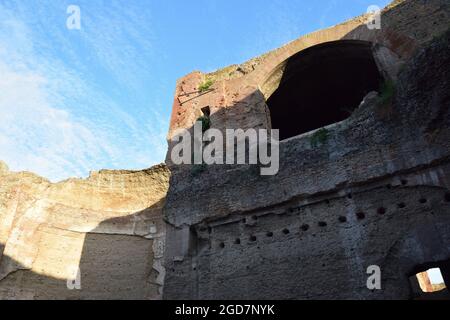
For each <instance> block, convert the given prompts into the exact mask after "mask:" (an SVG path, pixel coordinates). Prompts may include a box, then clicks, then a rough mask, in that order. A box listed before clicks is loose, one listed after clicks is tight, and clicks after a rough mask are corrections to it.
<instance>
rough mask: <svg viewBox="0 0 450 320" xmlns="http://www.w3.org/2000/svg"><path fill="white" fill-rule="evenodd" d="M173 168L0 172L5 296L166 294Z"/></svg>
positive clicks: (1, 289) (0, 295)
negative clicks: (68, 174)
mask: <svg viewBox="0 0 450 320" xmlns="http://www.w3.org/2000/svg"><path fill="white" fill-rule="evenodd" d="M168 179H169V172H168V170H167V168H166V167H165V166H163V165H160V166H156V167H153V168H150V169H148V170H142V171H109V170H104V171H100V172H94V173H91V175H90V177H89V178H88V179H85V180H83V179H69V180H67V181H63V182H60V183H50V182H49V181H47V180H46V179H44V178H41V177H38V176H36V175H34V174H31V173H26V172H22V173H14V172H10V171H9V170H8V169H7V167H6V165H5V164H3V163H2V165H1V170H0V299H160V298H161V294H162V285H163V279H164V273H165V271H164V268H163V267H162V257H163V250H164V232H165V226H164V223H163V220H162V213H161V209H162V206H163V204H164V197H165V194H166V191H167V188H168Z"/></svg>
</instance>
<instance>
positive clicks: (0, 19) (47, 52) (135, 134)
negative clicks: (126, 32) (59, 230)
mask: <svg viewBox="0 0 450 320" xmlns="http://www.w3.org/2000/svg"><path fill="white" fill-rule="evenodd" d="M27 23H28V22H27V20H26V19H24V18H23V17H21V18H20V17H19V16H17V15H16V14H14V13H13V12H11V11H8V10H6V9H5V8H4V7H2V5H1V4H0V74H1V77H0V114H1V120H0V159H1V160H4V161H5V162H6V163H7V164H8V166H9V167H10V169H11V170H14V171H22V170H27V171H32V172H35V173H38V174H40V175H42V176H45V177H47V178H49V179H51V180H52V181H57V180H61V179H65V178H68V177H71V176H86V175H87V174H88V172H89V171H91V170H98V169H101V168H114V169H117V168H123V169H138V168H144V167H148V166H150V165H152V164H155V163H158V162H161V161H162V159H164V155H165V133H166V130H167V125H168V123H167V122H168V121H167V120H165V119H161V118H160V117H159V116H158V114H157V112H156V111H151V112H149V116H148V120H146V119H147V118H146V119H136V115H132V114H130V113H128V112H127V111H126V110H124V109H123V108H121V106H119V105H118V104H117V102H115V101H114V100H113V99H112V98H110V97H108V96H106V95H105V94H104V93H103V92H102V91H101V90H99V88H98V87H95V86H93V83H92V82H89V79H88V76H89V75H88V74H86V73H85V71H86V70H85V69H83V67H84V66H83V62H82V61H81V60H78V61H75V64H76V65H77V68H76V70H75V69H73V68H70V67H68V65H67V63H66V61H62V60H61V59H60V58H59V57H58V56H55V55H54V54H53V53H52V49H51V48H48V47H45V46H40V47H39V50H37V49H36V46H35V44H36V43H40V42H39V41H45V40H48V39H41V38H39V34H42V30H40V33H38V34H36V32H33V31H35V30H34V29H33V28H34V27H35V25H33V26H30V25H29V24H27ZM46 27H48V28H50V29H49V30H46V31H47V33H48V34H51V35H55V36H56V37H57V38H58V39H59V40H58V43H60V44H61V45H62V46H64V48H65V52H67V53H68V55H69V56H71V57H72V58H75V59H76V58H77V55H76V52H75V51H71V50H72V49H71V48H70V45H69V44H68V41H67V40H65V39H64V37H63V36H62V35H61V31H58V29H57V27H55V26H51V25H49V26H46ZM51 28H53V29H54V30H53V29H51ZM113 42H114V41H113ZM111 45H112V44H111ZM97 46H98V47H97V48H94V51H96V52H103V53H106V52H108V50H109V49H111V48H109V47H108V46H105V47H102V45H101V44H97ZM72 62H73V61H72ZM105 63H108V67H109V68H110V69H111V70H110V71H111V72H112V71H114V69H116V68H117V70H123V67H124V66H120V65H119V61H118V58H117V56H115V57H114V59H111V60H108V61H106V62H105ZM81 72H83V73H81ZM115 75H116V76H117V78H121V77H123V78H124V76H123V75H121V74H120V73H116V74H115Z"/></svg>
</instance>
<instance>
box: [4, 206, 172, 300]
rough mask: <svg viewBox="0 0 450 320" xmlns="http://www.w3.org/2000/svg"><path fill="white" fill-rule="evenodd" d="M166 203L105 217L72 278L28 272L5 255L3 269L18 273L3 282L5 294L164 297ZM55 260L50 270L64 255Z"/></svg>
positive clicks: (88, 235) (25, 296) (86, 240)
mask: <svg viewBox="0 0 450 320" xmlns="http://www.w3.org/2000/svg"><path fill="white" fill-rule="evenodd" d="M163 204H164V201H163V200H161V201H160V202H158V203H156V204H154V205H153V206H151V207H149V208H147V209H145V210H142V211H140V212H136V213H134V214H131V215H128V216H124V217H120V218H114V219H109V220H105V221H103V222H102V223H100V224H99V225H98V226H97V227H96V228H95V229H93V230H91V231H90V232H88V233H86V235H85V238H84V243H83V248H82V253H81V258H80V260H79V265H78V266H75V267H74V268H72V269H73V270H71V271H70V272H71V273H72V275H73V277H72V279H58V278H55V277H50V276H48V275H46V273H48V270H45V269H42V270H34V269H31V270H29V268H26V267H24V266H23V265H21V264H20V263H19V262H17V261H15V260H13V259H11V258H10V257H8V256H5V255H4V256H1V257H0V270H1V271H2V272H3V271H4V270H14V271H11V272H7V273H8V274H7V276H6V277H5V278H4V279H2V280H0V298H1V299H74V300H75V299H89V300H90V299H120V300H121V299H138V300H142V299H146V300H154V299H160V298H161V294H162V281H163V277H164V269H163V268H162V263H161V259H162V254H163V248H164V243H163V241H164V232H165V228H164V225H163V221H162V218H161V208H162V206H163ZM2 247H3V245H2ZM2 247H0V252H2V251H3V248H2ZM52 259H53V261H47V263H48V264H49V265H50V268H52V266H57V265H61V263H64V261H63V260H64V259H65V258H64V257H61V256H53V257H52ZM62 265H63V264H62ZM76 267H78V268H76ZM62 268H67V266H64V265H63V267H62ZM64 271H65V270H64ZM64 271H62V273H64Z"/></svg>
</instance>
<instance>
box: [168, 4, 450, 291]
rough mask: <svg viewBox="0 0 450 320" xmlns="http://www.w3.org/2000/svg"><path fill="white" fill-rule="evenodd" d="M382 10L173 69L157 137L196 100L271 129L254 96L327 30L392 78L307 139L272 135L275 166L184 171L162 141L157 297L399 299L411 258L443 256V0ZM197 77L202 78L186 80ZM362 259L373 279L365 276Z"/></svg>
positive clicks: (448, 119) (447, 238)
mask: <svg viewBox="0 0 450 320" xmlns="http://www.w3.org/2000/svg"><path fill="white" fill-rule="evenodd" d="M381 18H382V28H381V30H376V29H375V30H369V29H368V28H367V26H366V25H365V21H367V18H366V17H364V16H361V17H357V18H355V19H352V20H350V21H347V22H345V23H343V24H340V25H337V26H334V27H331V28H329V29H325V30H320V31H318V32H315V33H312V34H309V35H306V36H304V37H301V38H299V39H298V40H295V41H293V42H291V43H289V44H287V45H286V46H284V47H282V48H280V49H277V50H275V51H273V52H270V53H268V54H265V55H264V56H262V57H260V58H258V59H254V60H252V61H250V62H249V63H248V64H244V66H232V67H228V68H225V69H223V70H220V71H217V72H215V73H212V74H202V73H201V72H194V73H191V74H188V75H187V76H185V77H183V78H182V79H180V80H179V81H178V83H177V87H176V94H175V100H174V106H173V112H172V120H171V128H170V131H169V135H168V138H169V140H170V139H172V138H173V137H174V136H175V134H176V132H177V130H178V129H182V128H186V129H191V128H192V126H193V124H194V122H195V120H196V119H197V118H198V117H199V116H201V115H202V108H204V107H205V106H209V108H210V111H211V116H210V121H211V127H212V128H216V129H220V130H224V129H225V128H230V129H233V128H235V129H237V128H242V129H247V128H256V129H258V128H264V129H270V128H271V127H270V112H269V110H268V106H267V103H266V99H267V98H268V97H269V96H270V95H271V94H272V93H273V92H275V90H276V89H277V88H278V86H279V84H280V81H282V79H283V78H284V77H286V76H287V73H288V65H289V58H290V57H294V56H295V55H296V54H297V53H298V52H301V51H303V50H305V49H307V48H312V47H313V46H316V45H319V44H322V43H326V42H329V41H342V40H346V41H352V40H353V41H365V42H369V43H371V44H372V52H373V56H374V58H375V59H376V62H377V66H378V68H379V69H380V72H381V73H382V74H383V75H384V76H385V77H386V78H390V79H392V80H393V81H395V83H396V90H395V94H394V96H393V98H392V99H390V101H385V102H381V101H382V100H381V98H377V97H376V96H374V93H370V94H369V95H368V96H367V97H366V99H364V102H362V103H361V105H360V107H359V108H358V109H357V110H356V111H355V112H353V114H352V115H351V116H350V117H349V118H347V119H346V120H344V121H341V122H338V123H335V124H333V125H330V126H327V131H328V139H327V140H326V141H325V142H324V143H323V144H320V145H319V146H312V144H311V141H312V137H313V135H314V132H309V133H305V134H302V135H300V136H295V137H292V138H289V139H287V140H284V141H281V143H280V170H279V173H278V174H277V175H275V176H268V177H261V176H260V175H259V168H258V166H251V165H250V166H232V165H227V166H223V165H217V166H208V167H207V168H205V170H203V171H202V172H200V173H199V174H198V173H197V174H193V168H191V167H190V166H176V165H174V164H172V163H171V161H170V151H171V148H172V147H173V143H172V144H169V152H168V156H167V158H166V163H167V164H168V166H169V168H170V170H171V173H172V175H171V181H170V187H169V192H168V195H167V198H166V205H165V207H164V215H165V218H166V220H167V222H168V226H167V235H166V244H167V245H166V255H165V266H166V270H167V272H166V279H165V284H164V298H166V299H274V298H275V299H390V298H395V299H409V298H412V297H413V296H412V294H413V292H412V288H411V284H410V282H409V277H410V276H411V275H414V271H415V270H416V269H417V268H420V267H421V266H424V265H426V264H427V263H433V262H434V263H438V262H442V261H446V260H447V261H448V259H449V258H450V203H449V197H450V195H449V186H450V164H449V155H450V131H449V130H450V114H449V105H450V82H449V74H450V54H449V52H450V50H449V49H450V46H449V43H450V39H449V36H450V32H449V31H448V28H449V21H450V3H449V2H448V1H439V0H431V1H419V0H416V1H395V2H393V3H392V4H391V5H390V6H388V7H387V8H386V9H384V11H383V12H382V17H381ZM249 66H251V67H249ZM242 70H244V71H243V72H242ZM208 78H209V79H213V80H214V85H213V89H214V90H211V91H210V92H208V93H206V94H198V93H196V89H197V86H198V84H199V83H201V82H202V81H203V80H204V79H208ZM323 90H324V94H325V92H326V88H323ZM372 265H376V266H379V267H380V268H381V272H382V289H381V290H369V289H368V288H367V279H368V277H369V275H368V274H367V269H368V267H370V266H372ZM420 271H424V270H420ZM446 272H447V276H448V275H449V274H448V272H450V270H448V262H447V270H446Z"/></svg>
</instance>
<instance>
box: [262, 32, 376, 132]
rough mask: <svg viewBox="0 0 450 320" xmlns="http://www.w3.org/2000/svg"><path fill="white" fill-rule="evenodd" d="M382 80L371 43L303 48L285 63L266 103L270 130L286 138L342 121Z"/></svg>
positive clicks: (337, 43)
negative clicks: (270, 125)
mask: <svg viewBox="0 0 450 320" xmlns="http://www.w3.org/2000/svg"><path fill="white" fill-rule="evenodd" d="M382 80H383V78H382V76H381V74H380V72H379V70H378V68H377V66H376V63H375V60H374V57H373V54H372V50H371V44H370V43H368V42H363V41H344V40H342V41H336V42H330V43H325V44H321V45H317V46H314V47H311V48H308V49H306V50H304V51H302V52H299V53H297V54H296V55H294V56H292V57H291V58H290V59H289V60H288V61H287V63H286V68H285V69H284V72H283V77H282V79H281V81H280V86H279V87H278V89H277V90H276V91H275V92H274V93H273V94H272V96H270V98H269V99H268V101H267V104H268V106H269V110H270V114H271V120H272V128H274V129H280V139H282V140H283V139H287V138H290V137H293V136H296V135H299V134H302V133H305V132H308V131H311V130H314V129H317V128H322V127H324V126H327V125H329V124H332V123H335V122H339V121H341V120H344V119H346V118H347V117H349V116H350V115H351V113H352V112H353V111H354V110H355V109H356V108H357V107H358V106H359V104H360V102H361V101H362V99H363V98H364V96H365V95H366V94H367V93H369V92H370V91H373V90H375V91H378V89H379V86H380V83H381V82H382Z"/></svg>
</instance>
